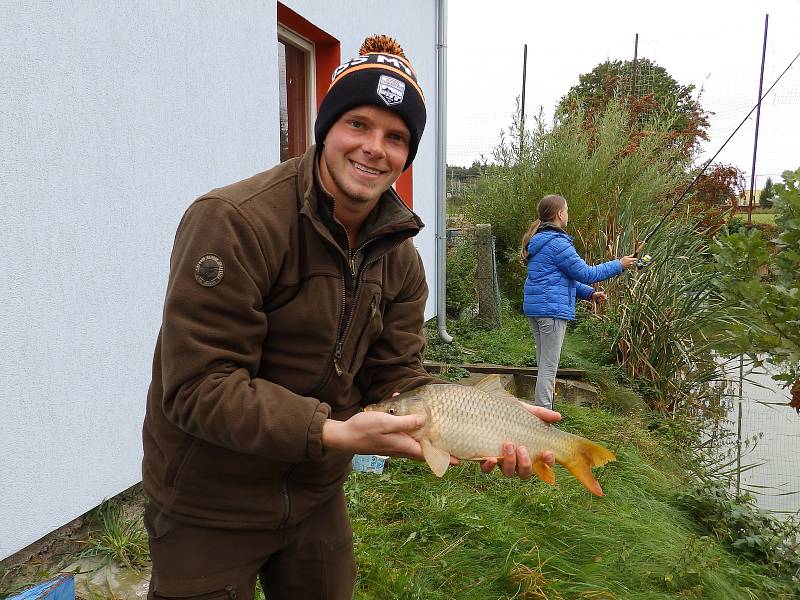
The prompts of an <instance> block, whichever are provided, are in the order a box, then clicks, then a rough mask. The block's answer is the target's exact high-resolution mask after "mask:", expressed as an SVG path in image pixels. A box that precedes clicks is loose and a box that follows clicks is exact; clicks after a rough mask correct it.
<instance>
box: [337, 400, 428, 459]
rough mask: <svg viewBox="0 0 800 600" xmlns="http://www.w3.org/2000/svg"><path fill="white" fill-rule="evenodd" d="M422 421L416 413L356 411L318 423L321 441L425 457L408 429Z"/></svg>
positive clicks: (345, 447) (352, 449)
mask: <svg viewBox="0 0 800 600" xmlns="http://www.w3.org/2000/svg"><path fill="white" fill-rule="evenodd" d="M424 424H425V420H424V419H423V418H422V417H421V416H419V415H405V416H402V417H398V416H394V415H389V414H386V413H382V412H360V413H357V414H355V415H353V416H352V417H350V418H349V419H347V421H335V420H333V419H328V420H327V421H325V424H324V425H323V426H322V445H323V446H325V447H326V448H333V449H336V450H344V451H346V452H352V453H354V454H383V455H387V456H402V457H405V458H413V459H414V460H425V458H424V457H423V456H422V447H421V446H420V445H419V442H418V441H417V440H415V439H414V438H413V437H411V435H410V434H411V433H412V432H414V431H416V430H417V429H419V428H420V427H422V426H423V425H424Z"/></svg>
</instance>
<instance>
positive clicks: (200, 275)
mask: <svg viewBox="0 0 800 600" xmlns="http://www.w3.org/2000/svg"><path fill="white" fill-rule="evenodd" d="M224 274H225V265H223V264H222V259H221V258H220V257H219V256H217V255H216V254H206V255H205V256H203V257H202V258H201V259H200V260H198V261H197V264H196V265H195V266H194V278H195V280H197V283H199V284H200V285H202V286H204V287H214V286H215V285H217V284H218V283H219V282H220V281H222V276H223V275H224Z"/></svg>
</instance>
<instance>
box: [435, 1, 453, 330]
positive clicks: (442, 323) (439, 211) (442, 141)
mask: <svg viewBox="0 0 800 600" xmlns="http://www.w3.org/2000/svg"><path fill="white" fill-rule="evenodd" d="M436 16H437V21H438V23H437V25H438V30H437V35H436V37H437V39H436V61H437V62H436V322H437V324H438V326H439V337H440V338H441V340H442V341H443V342H445V343H446V344H449V343H450V342H452V341H453V337H452V336H451V335H450V334H449V333H447V312H446V311H447V272H446V266H447V0H438V4H437V6H436Z"/></svg>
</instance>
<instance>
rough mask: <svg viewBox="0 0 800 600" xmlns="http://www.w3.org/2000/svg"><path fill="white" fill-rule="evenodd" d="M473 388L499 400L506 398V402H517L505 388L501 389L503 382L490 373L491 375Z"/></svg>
mask: <svg viewBox="0 0 800 600" xmlns="http://www.w3.org/2000/svg"><path fill="white" fill-rule="evenodd" d="M474 387H475V388H476V389H479V390H481V391H482V392H486V393H487V394H491V395H492V396H498V397H500V398H506V399H508V400H519V398H517V397H516V396H515V395H514V394H512V393H510V392H508V391H507V390H506V388H504V387H503V380H502V379H501V378H500V375H498V374H497V373H492V374H491V375H487V376H486V377H484V378H483V379H481V380H480V381H479V382H478V383H476V384H475V386H474Z"/></svg>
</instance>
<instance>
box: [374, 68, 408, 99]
mask: <svg viewBox="0 0 800 600" xmlns="http://www.w3.org/2000/svg"><path fill="white" fill-rule="evenodd" d="M405 93H406V84H405V83H403V82H402V81H400V80H399V79H395V78H394V77H389V76H388V75H381V78H380V79H379V80H378V96H380V97H381V100H383V101H384V102H385V103H386V106H394V105H395V104H400V103H401V102H402V101H403V96H404V95H405Z"/></svg>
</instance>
